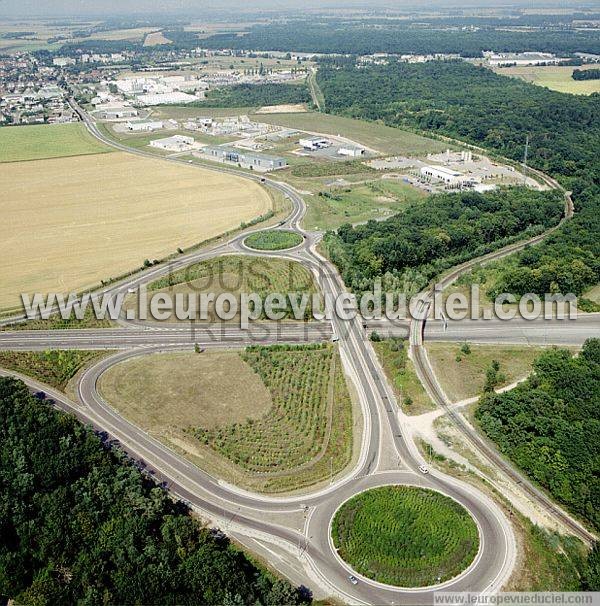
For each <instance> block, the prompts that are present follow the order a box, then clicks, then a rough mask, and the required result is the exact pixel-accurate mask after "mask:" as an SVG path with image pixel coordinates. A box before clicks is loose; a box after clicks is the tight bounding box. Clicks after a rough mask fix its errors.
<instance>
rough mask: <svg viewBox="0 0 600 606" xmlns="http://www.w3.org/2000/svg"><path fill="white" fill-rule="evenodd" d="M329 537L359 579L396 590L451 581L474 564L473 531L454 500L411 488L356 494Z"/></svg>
mask: <svg viewBox="0 0 600 606" xmlns="http://www.w3.org/2000/svg"><path fill="white" fill-rule="evenodd" d="M332 538H333V542H334V545H335V546H336V548H337V549H338V553H339V555H340V556H341V557H342V558H343V559H344V560H345V561H346V562H347V563H348V564H350V566H352V567H353V568H354V569H355V570H356V571H357V572H358V573H359V574H362V575H364V576H366V577H368V578H370V579H373V580H375V581H378V582H380V583H387V584H390V585H397V586H400V587H424V586H427V585H434V584H436V583H440V582H443V581H446V580H448V579H451V578H453V577H455V576H456V575H458V574H459V573H461V572H462V571H463V570H464V569H465V568H467V567H468V566H469V564H470V563H471V562H472V561H473V559H474V557H475V555H476V553H477V550H478V548H479V536H478V530H477V526H476V524H475V522H474V520H473V519H472V518H471V516H470V515H469V513H468V512H467V510H466V509H464V508H463V507H462V506H461V505H459V504H458V503H457V502H456V501H454V500H452V499H450V498H449V497H446V496H445V495H442V494H440V493H438V492H434V491H432V490H425V489H423V488H416V487H413V486H384V487H382V488H375V489H372V490H368V491H366V492H363V493H362V494H359V495H357V496H355V497H353V498H352V499H350V500H349V501H346V503H344V504H343V505H342V507H341V508H340V509H339V510H338V511H337V513H336V515H335V517H334V519H333V525H332Z"/></svg>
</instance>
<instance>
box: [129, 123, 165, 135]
mask: <svg viewBox="0 0 600 606" xmlns="http://www.w3.org/2000/svg"><path fill="white" fill-rule="evenodd" d="M126 126H127V129H128V130H130V131H131V132H134V133H151V132H153V131H155V130H161V129H162V128H164V126H165V124H164V122H127V124H126Z"/></svg>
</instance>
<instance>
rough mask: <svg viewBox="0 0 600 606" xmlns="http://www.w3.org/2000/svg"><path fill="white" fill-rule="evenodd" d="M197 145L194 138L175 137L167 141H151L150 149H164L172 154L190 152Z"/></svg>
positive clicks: (167, 138)
mask: <svg viewBox="0 0 600 606" xmlns="http://www.w3.org/2000/svg"><path fill="white" fill-rule="evenodd" d="M195 143H196V141H195V139H194V138H193V137H184V136H183V135H173V136H172V137H166V138H165V139H154V141H150V147H156V148H157V149H164V150H166V151H172V152H183V151H190V150H191V149H192V148H193V146H194V144H195Z"/></svg>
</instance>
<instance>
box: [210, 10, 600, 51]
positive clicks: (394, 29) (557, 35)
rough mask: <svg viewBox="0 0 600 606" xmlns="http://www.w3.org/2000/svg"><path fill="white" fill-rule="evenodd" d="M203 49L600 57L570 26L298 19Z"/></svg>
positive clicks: (226, 37) (215, 39)
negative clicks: (584, 54)
mask: <svg viewBox="0 0 600 606" xmlns="http://www.w3.org/2000/svg"><path fill="white" fill-rule="evenodd" d="M202 46H203V47H204V48H213V49H218V48H232V49H237V50H239V49H252V50H257V51H272V50H277V51H297V52H305V53H341V54H351V55H368V54H372V53H396V54H403V53H416V54H429V53H456V54H459V55H461V56H463V57H481V56H482V53H483V51H486V50H490V49H493V50H495V51H498V52H523V51H540V52H550V53H557V54H567V55H571V54H573V53H575V52H588V53H599V54H600V42H599V41H598V36H597V32H595V31H593V30H590V31H579V30H576V29H569V28H553V29H539V30H525V31H513V30H508V29H499V28H496V27H489V26H488V27H481V28H477V29H475V28H473V29H467V30H462V29H460V28H456V24H455V23H452V24H449V27H447V28H443V27H441V26H440V24H438V23H437V22H436V23H435V24H434V23H431V24H429V25H428V26H424V24H423V23H421V22H419V25H418V26H411V25H410V24H408V23H407V22H406V21H400V22H394V21H392V20H390V19H386V20H385V21H379V22H377V20H375V22H372V21H371V20H356V21H346V20H344V21H340V20H333V19H332V20H324V19H321V20H315V19H312V20H295V21H288V22H283V23H269V24H266V25H256V26H254V27H251V28H250V29H249V30H248V32H247V33H246V34H244V35H243V36H239V35H238V34H237V32H233V33H227V34H217V35H214V36H211V37H209V38H206V39H204V40H203V41H202Z"/></svg>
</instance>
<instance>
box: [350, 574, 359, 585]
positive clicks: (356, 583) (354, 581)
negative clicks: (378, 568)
mask: <svg viewBox="0 0 600 606" xmlns="http://www.w3.org/2000/svg"><path fill="white" fill-rule="evenodd" d="M348 580H349V581H350V582H351V583H352V585H358V579H357V578H356V577H355V576H354V575H353V574H351V575H350V576H349V577H348Z"/></svg>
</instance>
